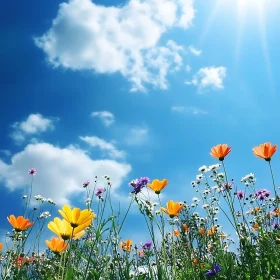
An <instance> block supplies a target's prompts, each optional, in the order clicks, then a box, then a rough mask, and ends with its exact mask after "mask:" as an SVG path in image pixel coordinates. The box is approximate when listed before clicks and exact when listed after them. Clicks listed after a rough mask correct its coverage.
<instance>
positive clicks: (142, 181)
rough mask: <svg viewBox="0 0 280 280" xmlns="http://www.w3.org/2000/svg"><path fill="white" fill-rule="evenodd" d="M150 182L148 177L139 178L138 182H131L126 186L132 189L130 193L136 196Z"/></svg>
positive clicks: (136, 180)
mask: <svg viewBox="0 0 280 280" xmlns="http://www.w3.org/2000/svg"><path fill="white" fill-rule="evenodd" d="M149 182H150V179H149V178H148V177H141V178H140V179H139V180H138V179H135V180H132V181H131V182H130V183H129V184H128V185H129V186H131V187H133V189H134V190H133V191H132V193H135V194H138V193H139V192H141V190H142V189H143V188H144V187H145V186H146V185H147V184H148V183H149Z"/></svg>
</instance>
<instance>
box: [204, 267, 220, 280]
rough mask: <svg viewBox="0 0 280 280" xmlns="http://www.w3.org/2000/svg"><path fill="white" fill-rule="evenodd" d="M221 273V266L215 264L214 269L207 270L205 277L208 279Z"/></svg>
mask: <svg viewBox="0 0 280 280" xmlns="http://www.w3.org/2000/svg"><path fill="white" fill-rule="evenodd" d="M220 271H221V266H220V265H219V264H215V265H214V267H213V268H212V269H209V270H207V272H206V273H205V275H206V276H208V277H214V276H216V274H217V273H218V272H220Z"/></svg>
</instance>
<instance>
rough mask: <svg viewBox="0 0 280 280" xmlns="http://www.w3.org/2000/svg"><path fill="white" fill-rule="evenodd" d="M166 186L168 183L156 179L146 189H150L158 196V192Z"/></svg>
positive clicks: (164, 180)
mask: <svg viewBox="0 0 280 280" xmlns="http://www.w3.org/2000/svg"><path fill="white" fill-rule="evenodd" d="M167 185H168V181H167V180H166V179H163V180H162V181H160V180H158V179H156V180H153V182H152V184H148V187H149V188H150V189H152V190H153V191H154V192H155V193H156V194H160V192H161V191H162V190H163V189H164V188H165V187H166V186H167Z"/></svg>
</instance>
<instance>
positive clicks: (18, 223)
mask: <svg viewBox="0 0 280 280" xmlns="http://www.w3.org/2000/svg"><path fill="white" fill-rule="evenodd" d="M7 219H8V221H9V223H10V224H11V225H12V226H13V228H14V229H15V230H16V231H18V232H19V231H23V230H26V229H28V228H29V227H31V226H33V224H34V223H33V222H30V221H29V220H28V219H25V218H24V217H23V216H18V217H17V218H16V217H15V216H14V215H10V217H7Z"/></svg>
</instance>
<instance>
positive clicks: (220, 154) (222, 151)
mask: <svg viewBox="0 0 280 280" xmlns="http://www.w3.org/2000/svg"><path fill="white" fill-rule="evenodd" d="M230 152H231V147H229V146H228V145H227V144H219V145H217V146H215V147H213V148H212V149H211V153H210V155H211V156H212V157H215V158H217V159H219V160H220V161H223V160H224V158H225V157H226V156H227V155H228V154H229V153H230Z"/></svg>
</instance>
